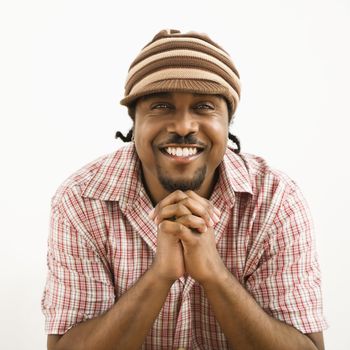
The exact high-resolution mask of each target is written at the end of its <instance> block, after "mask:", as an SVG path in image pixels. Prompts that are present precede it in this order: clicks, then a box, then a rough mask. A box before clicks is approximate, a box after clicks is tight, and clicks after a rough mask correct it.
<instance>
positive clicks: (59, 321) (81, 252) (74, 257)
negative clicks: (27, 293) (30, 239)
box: [41, 207, 115, 334]
mask: <svg viewBox="0 0 350 350" xmlns="http://www.w3.org/2000/svg"><path fill="white" fill-rule="evenodd" d="M47 264H48V275H47V280H46V285H45V289H44V294H43V297H42V301H41V306H42V311H43V313H44V316H45V331H46V333H47V334H64V333H65V332H67V331H68V330H69V329H70V328H71V327H72V326H74V325H76V324H77V323H79V322H82V321H85V320H87V319H90V318H93V317H96V316H98V315H100V314H102V313H103V312H105V311H107V310H108V309H109V308H110V307H111V306H112V305H113V304H114V301H115V295H114V288H113V283H112V277H111V273H110V271H109V269H108V267H107V266H106V264H105V263H104V262H103V260H102V259H101V258H100V256H99V255H98V253H97V252H96V250H95V249H94V248H93V246H92V245H91V244H90V243H89V242H88V241H87V240H86V239H84V235H83V234H82V233H81V232H80V231H79V230H78V229H75V228H74V227H73V226H72V224H71V223H70V222H69V221H68V219H66V218H65V217H63V215H62V214H60V213H59V210H58V209H57V208H56V207H54V208H53V209H52V213H51V223H50V234H49V240H48V254H47Z"/></svg>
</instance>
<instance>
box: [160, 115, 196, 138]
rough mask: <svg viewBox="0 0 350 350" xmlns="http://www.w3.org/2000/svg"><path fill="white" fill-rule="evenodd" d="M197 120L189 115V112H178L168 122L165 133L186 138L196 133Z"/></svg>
mask: <svg viewBox="0 0 350 350" xmlns="http://www.w3.org/2000/svg"><path fill="white" fill-rule="evenodd" d="M198 127H199V125H198V120H197V119H196V118H195V117H194V116H192V115H191V112H190V111H187V110H186V111H179V112H178V113H176V114H175V115H174V117H173V118H172V119H171V120H170V121H169V124H168V126H167V131H168V132H169V133H176V134H178V135H180V136H186V135H188V134H193V133H196V132H197V131H198Z"/></svg>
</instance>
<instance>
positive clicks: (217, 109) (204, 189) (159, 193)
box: [134, 93, 229, 202]
mask: <svg viewBox="0 0 350 350" xmlns="http://www.w3.org/2000/svg"><path fill="white" fill-rule="evenodd" d="M228 124H229V122H228V110H227V104H226V102H225V100H224V99H223V98H222V97H220V96H216V95H202V94H191V93H162V94H156V95H149V96H146V97H144V98H142V99H140V100H139V101H138V102H137V105H136V111H135V127H134V140H135V146H136V151H137V154H138V156H139V158H140V160H141V163H142V170H143V175H144V180H145V181H146V185H147V187H148V190H149V192H150V194H151V195H152V197H153V199H154V200H155V201H156V202H158V201H159V200H161V199H162V198H163V197H165V196H166V195H167V194H168V193H169V192H172V191H175V190H176V189H180V190H182V191H186V190H195V191H196V192H198V193H199V194H201V195H203V196H209V195H210V192H211V189H212V185H213V183H214V175H215V169H216V168H217V167H218V165H219V164H220V162H221V161H222V159H223V156H224V153H225V150H226V146H227V137H228Z"/></svg>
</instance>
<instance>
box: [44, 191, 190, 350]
mask: <svg viewBox="0 0 350 350" xmlns="http://www.w3.org/2000/svg"><path fill="white" fill-rule="evenodd" d="M184 197H187V196H186V195H184V194H183V193H182V194H180V198H184ZM171 198H172V197H170V198H168V200H170V202H169V203H171V202H172V199H171ZM174 225H175V226H176V224H174V222H172V221H167V222H164V223H162V224H161V225H159V227H158V233H157V251H156V255H155V259H154V261H153V264H152V266H151V267H150V268H149V270H148V271H146V272H145V274H144V275H143V276H142V277H141V278H140V279H139V280H138V281H137V282H136V283H135V284H134V286H133V287H131V288H130V289H129V290H128V291H127V292H126V293H125V294H123V295H122V297H121V298H119V300H118V301H117V303H116V304H114V305H113V306H112V307H111V308H110V309H109V310H108V311H107V312H105V313H104V314H102V315H101V316H98V317H95V318H92V319H90V320H87V321H84V322H81V323H78V324H76V325H75V326H74V327H72V328H70V329H69V330H68V331H67V332H66V333H65V334H64V335H62V336H59V335H49V336H48V349H49V350H80V349H83V350H89V349H92V350H113V349H128V350H129V349H130V350H132V349H139V348H140V347H141V345H142V343H143V342H144V340H145V337H146V336H147V334H148V332H149V330H150V328H151V327H152V325H153V322H154V320H155V319H156V317H157V316H158V314H159V311H160V310H161V308H162V306H163V304H164V302H165V299H166V297H167V295H168V293H169V290H170V288H171V286H172V284H173V282H174V281H175V280H176V279H178V278H179V277H181V276H183V275H184V273H185V268H184V259H183V251H182V246H181V243H180V240H179V239H178V238H177V237H176V236H175V235H173V234H171V232H172V231H173V228H172V227H173V226H174ZM55 249H59V247H56V248H55ZM72 268H73V267H72ZM58 322H59V320H58Z"/></svg>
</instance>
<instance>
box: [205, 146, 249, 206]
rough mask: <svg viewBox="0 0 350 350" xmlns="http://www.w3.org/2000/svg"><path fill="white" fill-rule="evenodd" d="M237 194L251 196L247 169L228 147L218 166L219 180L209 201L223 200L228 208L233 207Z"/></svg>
mask: <svg viewBox="0 0 350 350" xmlns="http://www.w3.org/2000/svg"><path fill="white" fill-rule="evenodd" d="M238 192H242V193H249V194H253V191H252V186H251V182H250V177H249V173H248V167H247V165H246V164H245V161H244V160H243V158H242V157H241V156H240V155H239V154H236V153H235V152H234V151H233V149H232V148H229V147H228V148H227V149H226V152H225V155H224V159H223V161H222V162H221V163H220V165H219V179H218V182H217V184H216V186H215V188H214V191H213V194H212V198H211V199H212V200H213V202H216V201H218V200H224V201H225V202H226V205H227V206H228V207H233V205H234V203H235V196H236V193H238Z"/></svg>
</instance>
